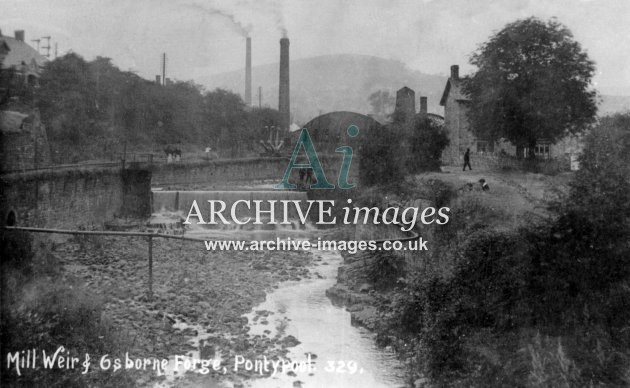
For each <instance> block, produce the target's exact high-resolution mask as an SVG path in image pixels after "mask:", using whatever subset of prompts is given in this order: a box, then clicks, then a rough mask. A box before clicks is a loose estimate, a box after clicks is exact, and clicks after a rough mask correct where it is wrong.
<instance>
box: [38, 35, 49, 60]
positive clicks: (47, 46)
mask: <svg viewBox="0 0 630 388" xmlns="http://www.w3.org/2000/svg"><path fill="white" fill-rule="evenodd" d="M40 39H42V40H46V45H45V46H42V49H44V50H46V54H44V56H45V57H46V58H50V35H49V36H42V37H41V38H40Z"/></svg>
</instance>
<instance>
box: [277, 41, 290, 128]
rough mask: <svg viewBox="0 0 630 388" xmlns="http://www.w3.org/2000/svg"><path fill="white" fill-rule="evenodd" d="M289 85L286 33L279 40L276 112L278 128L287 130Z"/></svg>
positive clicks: (288, 121)
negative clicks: (278, 80) (277, 113)
mask: <svg viewBox="0 0 630 388" xmlns="http://www.w3.org/2000/svg"><path fill="white" fill-rule="evenodd" d="M289 92H290V84H289V38H287V35H286V33H285V34H284V36H283V37H282V39H280V90H279V93H278V96H279V98H278V110H279V111H280V128H281V129H282V130H284V131H288V130H289V125H291V107H290V94H289Z"/></svg>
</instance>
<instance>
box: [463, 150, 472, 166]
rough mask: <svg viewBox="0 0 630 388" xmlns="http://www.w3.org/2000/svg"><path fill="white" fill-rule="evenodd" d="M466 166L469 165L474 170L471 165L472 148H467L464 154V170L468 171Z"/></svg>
mask: <svg viewBox="0 0 630 388" xmlns="http://www.w3.org/2000/svg"><path fill="white" fill-rule="evenodd" d="M466 166H468V168H469V169H471V170H472V167H470V148H466V153H465V154H464V170H463V171H466Z"/></svg>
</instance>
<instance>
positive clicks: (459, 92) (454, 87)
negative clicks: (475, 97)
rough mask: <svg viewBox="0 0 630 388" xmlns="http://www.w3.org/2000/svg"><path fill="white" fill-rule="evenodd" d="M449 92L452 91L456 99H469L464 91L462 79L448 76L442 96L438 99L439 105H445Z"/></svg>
mask: <svg viewBox="0 0 630 388" xmlns="http://www.w3.org/2000/svg"><path fill="white" fill-rule="evenodd" d="M451 93H453V97H454V98H455V100H456V101H470V98H469V97H468V95H467V94H466V93H464V82H463V80H462V79H453V78H449V79H448V80H447V81H446V86H445V87H444V93H442V98H441V99H440V105H442V106H444V105H446V100H447V99H448V95H449V94H451Z"/></svg>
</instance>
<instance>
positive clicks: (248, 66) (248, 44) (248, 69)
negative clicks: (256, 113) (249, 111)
mask: <svg viewBox="0 0 630 388" xmlns="http://www.w3.org/2000/svg"><path fill="white" fill-rule="evenodd" d="M245 105H247V106H251V105H252V38H251V37H249V36H248V37H247V40H246V41H245Z"/></svg>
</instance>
